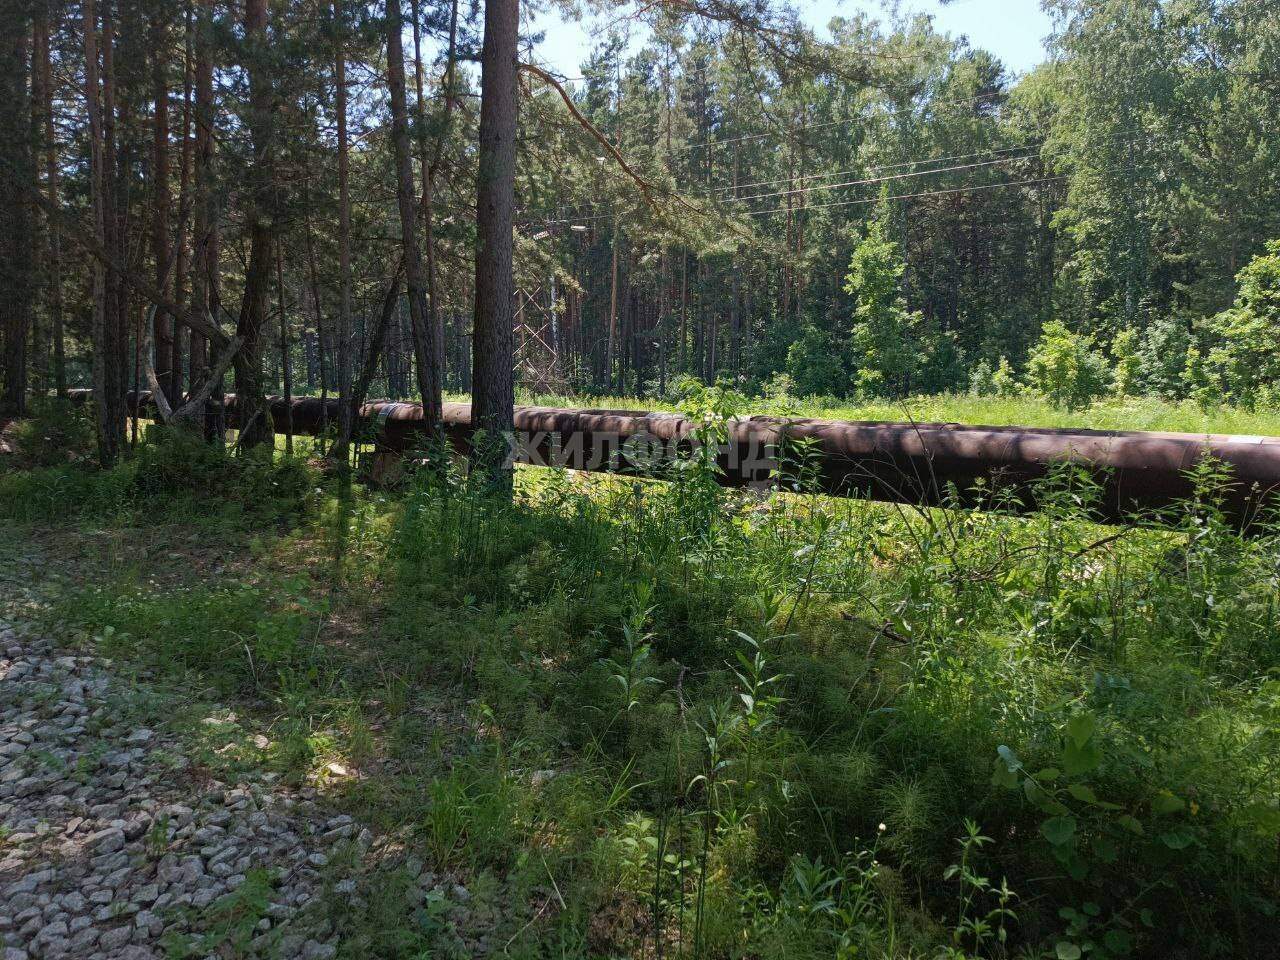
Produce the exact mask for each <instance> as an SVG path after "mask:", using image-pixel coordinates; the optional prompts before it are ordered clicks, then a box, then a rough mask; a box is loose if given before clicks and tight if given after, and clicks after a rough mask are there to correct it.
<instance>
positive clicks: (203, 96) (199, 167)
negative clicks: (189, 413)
mask: <svg viewBox="0 0 1280 960" xmlns="http://www.w3.org/2000/svg"><path fill="white" fill-rule="evenodd" d="M214 2H215V0H198V3H199V10H198V15H197V17H196V24H195V39H194V48H195V71H194V72H195V111H194V119H195V153H194V156H193V157H192V165H191V181H192V194H193V204H192V205H193V208H194V217H193V225H192V230H191V309H192V311H193V312H195V313H198V314H203V315H204V316H207V317H208V318H209V319H210V320H211V321H212V322H214V323H218V322H219V320H220V318H219V317H218V309H217V308H218V222H217V213H216V211H215V209H214V200H213V145H214V140H213V124H214V114H213V109H214V105H213V54H212V50H213V36H212V34H213V5H214ZM189 352H190V380H191V389H192V391H193V392H194V391H195V390H196V389H198V387H199V385H201V384H203V383H204V381H205V380H206V379H207V378H208V376H209V342H208V340H207V339H206V338H205V337H204V336H202V335H200V334H198V333H196V332H195V331H194V330H193V331H191V343H190V351H189ZM216 395H217V396H219V397H220V396H221V390H218V391H216ZM197 419H203V417H202V416H201V415H200V414H198V413H197ZM217 432H218V425H217V424H215V423H211V422H207V423H206V433H208V434H210V435H213V434H217Z"/></svg>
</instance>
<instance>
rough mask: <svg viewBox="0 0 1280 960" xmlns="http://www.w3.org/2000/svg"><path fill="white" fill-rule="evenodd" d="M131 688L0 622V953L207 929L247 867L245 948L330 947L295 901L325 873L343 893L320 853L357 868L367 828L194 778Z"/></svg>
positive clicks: (297, 793) (102, 951)
mask: <svg viewBox="0 0 1280 960" xmlns="http://www.w3.org/2000/svg"><path fill="white" fill-rule="evenodd" d="M136 687H137V684H136V681H134V680H132V679H130V680H128V681H125V680H123V679H118V678H117V677H116V676H114V675H113V672H112V666H111V664H110V662H109V661H105V660H102V659H100V658H97V657H91V656H84V655H79V654H76V653H72V652H68V651H66V650H65V649H60V648H59V647H58V645H57V644H56V643H54V642H53V641H51V640H48V639H46V638H42V637H40V636H36V635H34V633H33V631H32V630H31V629H30V628H28V627H25V626H22V627H19V626H17V625H15V624H12V623H8V622H4V621H0V960H36V958H55V957H58V958H94V960H107V958H111V960H117V958H122V960H130V958H133V960H144V958H153V957H154V958H160V957H164V956H168V955H170V954H169V952H168V951H167V950H166V949H165V948H164V946H163V945H162V941H166V942H168V941H169V940H170V939H171V938H178V937H194V938H199V937H201V936H207V934H208V931H209V930H210V929H212V928H211V926H210V916H209V912H210V911H214V912H215V913H216V912H217V911H218V909H219V906H220V904H222V905H225V901H223V898H226V897H228V896H229V895H232V894H234V892H235V891H236V890H238V889H239V888H240V887H241V886H242V885H243V884H244V883H246V882H247V877H248V875H249V874H250V873H251V872H254V871H259V870H265V871H267V874H268V876H269V877H270V885H269V893H268V898H269V903H268V904H267V907H266V909H265V910H264V911H262V916H261V918H260V919H258V920H257V921H256V925H255V926H253V927H252V929H251V930H249V931H248V933H249V935H250V936H251V938H252V939H251V942H250V943H249V945H248V952H249V954H251V955H260V956H267V955H273V956H300V957H303V958H315V960H327V958H331V957H333V956H334V955H335V954H336V953H337V942H336V935H335V934H334V933H332V932H331V931H332V929H333V928H332V924H330V923H328V922H326V920H325V918H324V917H323V916H322V915H321V914H322V912H323V911H322V910H321V909H311V910H308V909H307V908H308V906H313V907H317V908H318V907H319V904H320V901H319V899H318V898H319V897H320V896H321V893H322V890H323V888H324V885H325V883H326V882H327V883H329V884H330V885H331V886H337V889H338V890H339V891H341V892H344V893H347V892H350V891H352V890H354V889H355V883H354V881H353V880H351V879H350V878H348V877H336V878H335V877H334V876H332V868H329V864H330V863H331V861H332V860H333V854H334V848H335V846H337V845H354V853H355V854H356V856H354V857H350V856H348V857H344V858H343V860H342V861H341V862H346V863H355V864H356V866H355V867H354V868H353V869H354V870H359V869H360V864H361V861H362V858H365V854H366V853H367V852H368V850H369V847H370V844H371V841H372V835H371V834H370V832H369V831H368V830H367V829H365V828H363V827H362V826H361V825H360V824H358V823H356V822H354V821H352V819H351V818H350V817H348V816H332V815H331V814H330V813H329V812H327V811H326V810H325V809H324V808H323V807H322V805H321V804H320V803H318V802H317V798H316V794H315V791H314V790H313V789H311V788H306V787H303V788H288V787H285V786H283V785H281V784H279V783H276V782H274V778H272V777H271V776H270V775H269V774H252V775H249V776H247V777H246V778H245V779H244V781H243V782H237V783H220V782H218V781H216V780H209V779H207V778H205V779H202V778H201V777H200V776H197V773H198V771H196V770H194V769H192V768H191V764H190V761H189V759H188V758H187V750H186V749H185V748H184V744H183V743H182V741H181V740H180V738H178V737H177V736H176V735H172V734H168V733H166V732H165V731H164V730H163V729H161V730H156V729H152V728H150V727H143V726H138V725H135V724H134V723H133V722H132V721H131V720H130V719H129V718H128V714H129V712H130V711H128V710H127V709H125V708H124V705H125V704H127V701H128V698H129V696H130V694H131V693H132V692H133V691H134V690H136ZM326 868H329V872H326ZM339 884H340V886H338V885H339ZM326 931H329V932H327V933H326ZM195 943H197V944H198V945H199V948H200V949H199V951H198V953H197V954H196V955H202V956H210V955H211V956H219V955H222V953H221V952H220V947H222V944H220V943H217V942H214V941H212V940H209V939H205V940H203V941H201V940H199V939H196V940H195ZM286 948H287V950H286Z"/></svg>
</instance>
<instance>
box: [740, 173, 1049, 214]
mask: <svg viewBox="0 0 1280 960" xmlns="http://www.w3.org/2000/svg"><path fill="white" fill-rule="evenodd" d="M1066 179H1067V176H1066V175H1065V174H1061V175H1059V176H1056V177H1040V178H1038V179H1035V180H1016V181H1014V182H1012V183H1010V182H1005V183H987V184H979V185H978V186H973V187H954V188H952V189H949V190H931V191H928V192H925V193H900V194H898V195H897V196H891V197H872V198H871V199H869V200H837V201H835V202H833V203H815V204H813V205H811V206H807V207H803V208H801V209H803V210H826V209H828V208H829V207H857V206H863V205H865V204H868V203H879V202H880V201H881V200H915V199H917V198H919V197H945V196H948V195H950V194H953V193H977V192H979V191H983V190H1001V189H1004V188H1006V187H1029V186H1033V185H1035V184H1041V183H1053V182H1054V181H1057V180H1066ZM786 212H787V208H786V207H775V208H773V209H770V210H747V211H744V212H743V213H742V216H745V217H762V216H765V215H766V214H772V213H786ZM792 212H793V213H795V212H799V211H797V210H796V209H795V208H792Z"/></svg>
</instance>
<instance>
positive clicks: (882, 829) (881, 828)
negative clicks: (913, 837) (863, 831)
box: [876, 823, 889, 833]
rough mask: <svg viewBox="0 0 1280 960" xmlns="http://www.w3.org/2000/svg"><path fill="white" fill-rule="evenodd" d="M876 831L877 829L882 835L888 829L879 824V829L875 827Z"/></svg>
mask: <svg viewBox="0 0 1280 960" xmlns="http://www.w3.org/2000/svg"><path fill="white" fill-rule="evenodd" d="M876 829H877V830H879V831H880V832H881V833H884V832H885V831H886V830H888V829H889V828H888V827H886V826H885V825H884V824H883V823H882V824H880V826H879V827H877V828H876Z"/></svg>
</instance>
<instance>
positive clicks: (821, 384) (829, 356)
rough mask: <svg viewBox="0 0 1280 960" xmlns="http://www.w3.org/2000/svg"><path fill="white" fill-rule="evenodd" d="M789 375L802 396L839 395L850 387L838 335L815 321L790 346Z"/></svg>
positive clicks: (788, 355) (788, 352) (787, 368)
mask: <svg viewBox="0 0 1280 960" xmlns="http://www.w3.org/2000/svg"><path fill="white" fill-rule="evenodd" d="M786 375H787V376H788V377H789V378H790V379H791V381H792V382H793V383H794V384H795V387H796V390H797V391H798V392H799V393H800V394H801V395H802V396H808V397H812V396H839V395H841V394H844V393H846V392H847V391H848V385H849V375H848V372H847V370H846V368H845V364H844V360H843V359H842V350H841V349H840V347H839V346H838V345H837V344H836V342H835V338H834V337H832V336H831V335H830V334H829V333H827V332H826V331H825V330H822V329H820V328H818V327H817V326H814V325H810V326H807V327H805V329H804V332H803V333H802V334H801V336H800V338H799V339H798V340H796V342H795V343H793V344H791V347H790V348H789V349H788V350H787V366H786Z"/></svg>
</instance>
